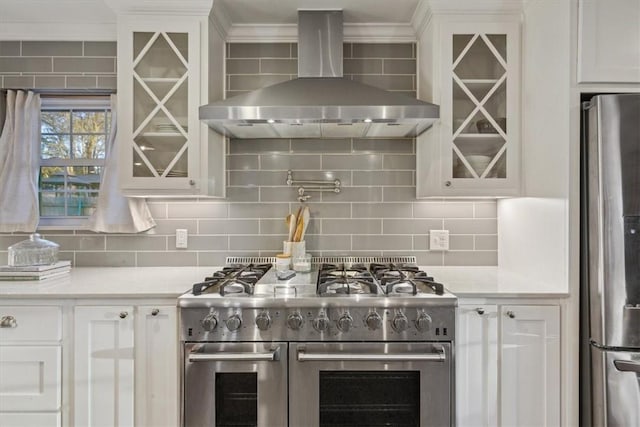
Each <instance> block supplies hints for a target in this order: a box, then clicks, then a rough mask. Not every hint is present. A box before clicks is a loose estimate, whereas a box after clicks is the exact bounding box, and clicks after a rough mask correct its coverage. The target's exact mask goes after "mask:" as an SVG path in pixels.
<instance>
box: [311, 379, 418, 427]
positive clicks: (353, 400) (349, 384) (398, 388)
mask: <svg viewBox="0 0 640 427" xmlns="http://www.w3.org/2000/svg"><path fill="white" fill-rule="evenodd" d="M320 426H321V427H337V426H363V427H364V426H367V427H374V426H396V427H409V426H411V427H419V426H420V372H418V371H382V372H381V371H373V372H369V371H320Z"/></svg>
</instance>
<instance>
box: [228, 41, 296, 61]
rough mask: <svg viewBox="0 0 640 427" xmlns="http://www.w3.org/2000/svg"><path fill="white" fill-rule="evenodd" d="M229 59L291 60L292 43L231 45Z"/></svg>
mask: <svg viewBox="0 0 640 427" xmlns="http://www.w3.org/2000/svg"><path fill="white" fill-rule="evenodd" d="M228 46H229V47H228V49H229V50H228V52H229V58H289V57H291V44H290V43H230V44H229V45H228Z"/></svg>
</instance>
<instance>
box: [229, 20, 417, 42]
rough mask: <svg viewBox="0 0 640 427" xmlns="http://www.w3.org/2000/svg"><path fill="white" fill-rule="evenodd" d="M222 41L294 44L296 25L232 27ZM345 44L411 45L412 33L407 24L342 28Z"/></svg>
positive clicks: (296, 33) (353, 25)
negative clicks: (401, 43) (395, 43)
mask: <svg viewBox="0 0 640 427" xmlns="http://www.w3.org/2000/svg"><path fill="white" fill-rule="evenodd" d="M226 41H228V42H232V43H234V42H235V43H238V42H284V43H291V42H296V41H298V25H297V24H233V25H231V27H230V28H229V31H228V32H227V37H226ZM344 41H345V42H361V41H362V42H364V41H366V42H378V43H383V42H385V43H392V42H397V43H400V42H414V41H416V33H415V31H414V29H413V27H412V26H411V25H410V24H386V23H385V24H344Z"/></svg>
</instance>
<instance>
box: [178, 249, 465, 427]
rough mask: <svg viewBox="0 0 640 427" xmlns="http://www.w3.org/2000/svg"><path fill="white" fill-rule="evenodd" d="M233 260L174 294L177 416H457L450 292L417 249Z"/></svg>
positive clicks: (295, 422) (260, 422)
mask: <svg viewBox="0 0 640 427" xmlns="http://www.w3.org/2000/svg"><path fill="white" fill-rule="evenodd" d="M228 261H229V260H228ZM231 261H233V263H232V264H231V265H229V266H228V267H225V268H224V269H223V270H221V271H218V272H215V273H214V274H213V275H212V276H211V277H209V278H206V279H205V280H204V281H203V282H202V283H198V284H195V285H194V286H193V289H192V290H191V291H190V292H188V293H186V294H184V295H183V296H181V297H180V298H179V306H180V313H181V314H180V319H181V341H182V345H183V346H182V348H183V371H182V397H183V401H182V424H183V426H189V427H194V426H215V427H226V426H259V427H280V426H282V427H284V426H292V427H293V426H295V427H315V426H323V427H325V426H326V427H333V426H407V427H408V426H412V427H418V426H421V427H426V426H450V425H454V415H453V414H454V389H453V387H454V369H453V368H454V361H453V342H454V333H455V332H454V328H455V306H456V304H457V302H456V297H455V296H454V295H452V294H450V293H448V292H447V291H446V289H444V288H443V286H442V285H441V284H439V283H437V282H435V281H434V279H433V278H431V277H429V276H428V275H427V274H426V273H425V272H423V271H420V270H419V269H418V268H417V267H416V265H415V259H414V258H412V257H394V258H375V259H374V258H330V259H314V260H313V262H314V264H313V265H314V268H313V269H312V271H311V272H309V273H297V275H296V276H294V277H292V278H290V279H287V280H279V279H278V278H277V275H276V272H275V271H274V269H273V268H271V264H270V263H269V261H270V259H269V258H263V259H260V258H246V259H234V260H231Z"/></svg>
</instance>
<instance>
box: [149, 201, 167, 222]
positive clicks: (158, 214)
mask: <svg viewBox="0 0 640 427" xmlns="http://www.w3.org/2000/svg"><path fill="white" fill-rule="evenodd" d="M147 206H148V207H149V211H151V216H152V217H153V218H154V219H159V218H166V217H167V204H166V203H156V202H152V201H149V202H147Z"/></svg>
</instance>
